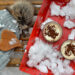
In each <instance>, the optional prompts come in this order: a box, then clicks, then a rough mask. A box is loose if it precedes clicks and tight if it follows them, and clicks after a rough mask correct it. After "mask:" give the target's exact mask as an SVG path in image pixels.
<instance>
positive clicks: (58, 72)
mask: <svg viewBox="0 0 75 75" xmlns="http://www.w3.org/2000/svg"><path fill="white" fill-rule="evenodd" d="M28 57H29V60H28V62H27V65H28V66H29V67H35V68H37V69H38V70H40V71H41V72H43V73H48V69H49V70H51V71H52V72H53V73H54V75H72V73H73V72H74V70H73V69H72V68H71V67H70V66H69V64H70V61H69V60H66V59H64V61H63V60H61V58H62V55H61V53H60V52H58V51H57V50H56V48H55V47H53V46H52V45H49V44H46V43H44V42H43V41H42V40H40V39H39V38H36V39H35V44H34V45H33V46H31V48H30V50H29V54H28Z"/></svg>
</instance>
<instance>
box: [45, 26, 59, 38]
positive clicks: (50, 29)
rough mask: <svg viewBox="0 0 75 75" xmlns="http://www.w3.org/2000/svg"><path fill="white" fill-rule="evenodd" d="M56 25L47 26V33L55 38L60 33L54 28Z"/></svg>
mask: <svg viewBox="0 0 75 75" xmlns="http://www.w3.org/2000/svg"><path fill="white" fill-rule="evenodd" d="M54 28H55V26H50V25H48V26H47V29H45V35H48V36H51V37H52V38H53V39H55V38H56V36H58V33H57V32H55V30H54Z"/></svg>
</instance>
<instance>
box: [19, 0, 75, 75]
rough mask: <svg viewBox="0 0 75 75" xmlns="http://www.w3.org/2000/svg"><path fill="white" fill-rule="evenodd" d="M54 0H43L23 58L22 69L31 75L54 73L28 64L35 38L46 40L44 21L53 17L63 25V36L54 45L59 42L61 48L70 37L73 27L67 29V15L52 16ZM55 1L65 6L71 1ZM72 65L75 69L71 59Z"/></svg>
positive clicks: (50, 74) (51, 74)
mask: <svg viewBox="0 0 75 75" xmlns="http://www.w3.org/2000/svg"><path fill="white" fill-rule="evenodd" d="M52 1H53V0H43V4H42V7H41V9H40V11H39V14H38V17H37V19H36V22H35V24H34V28H33V31H32V34H31V36H30V39H29V42H28V45H27V47H26V49H27V52H26V53H24V56H23V59H22V62H21V65H20V70H21V71H23V72H25V73H28V74H31V75H53V73H52V72H51V71H49V72H48V73H47V74H45V73H42V72H40V71H39V70H37V69H35V68H29V67H28V66H27V65H26V62H27V61H28V51H29V48H30V47H31V46H32V45H33V44H34V42H35V38H36V37H39V38H40V39H42V40H43V41H45V39H44V38H43V35H42V31H41V29H40V26H41V23H42V22H44V21H45V20H46V19H47V18H51V19H53V20H55V21H56V22H58V23H59V24H60V25H61V27H62V29H63V36H62V38H61V39H60V40H59V41H58V42H56V43H53V45H54V46H56V45H58V44H59V49H58V50H60V47H61V44H62V43H63V42H64V41H65V40H67V39H68V35H69V34H70V33H71V30H72V29H67V28H65V27H64V26H63V23H64V21H65V17H61V16H51V14H50V4H51V2H52ZM54 1H55V2H56V3H57V4H60V6H64V5H65V4H66V3H67V1H69V0H67V1H66V0H54ZM59 2H60V3H59ZM45 42H46V41H45ZM70 66H71V67H72V68H73V69H74V70H75V63H74V62H73V61H71V63H70ZM73 75H75V73H74V74H73Z"/></svg>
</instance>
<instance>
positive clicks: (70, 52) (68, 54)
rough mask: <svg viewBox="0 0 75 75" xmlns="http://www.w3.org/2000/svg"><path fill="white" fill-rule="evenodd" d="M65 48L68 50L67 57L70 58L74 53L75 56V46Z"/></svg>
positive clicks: (69, 45)
mask: <svg viewBox="0 0 75 75" xmlns="http://www.w3.org/2000/svg"><path fill="white" fill-rule="evenodd" d="M65 48H66V51H65V54H66V55H67V56H70V55H71V54H72V53H73V55H74V56H75V45H73V44H68V45H67V46H66V47H65Z"/></svg>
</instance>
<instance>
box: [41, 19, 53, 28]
mask: <svg viewBox="0 0 75 75" xmlns="http://www.w3.org/2000/svg"><path fill="white" fill-rule="evenodd" d="M51 21H53V20H52V19H50V18H48V19H47V20H46V21H44V22H43V23H42V24H41V29H43V28H44V26H45V24H46V23H48V22H51Z"/></svg>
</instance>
